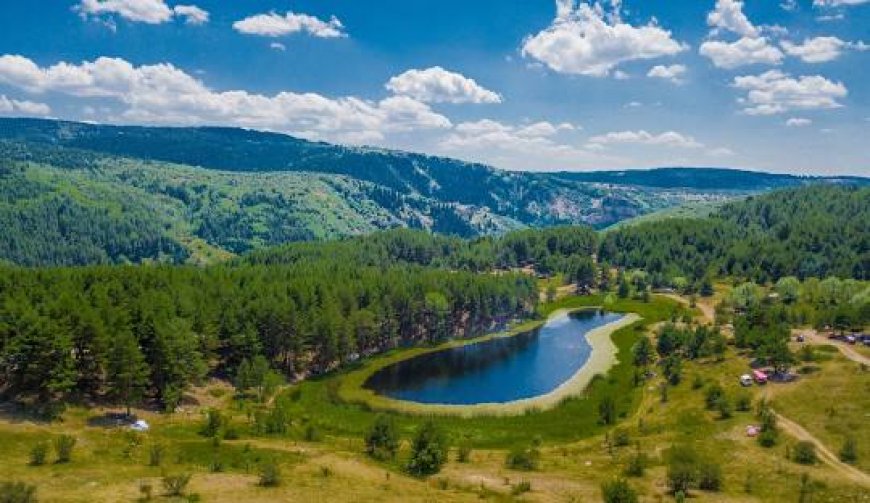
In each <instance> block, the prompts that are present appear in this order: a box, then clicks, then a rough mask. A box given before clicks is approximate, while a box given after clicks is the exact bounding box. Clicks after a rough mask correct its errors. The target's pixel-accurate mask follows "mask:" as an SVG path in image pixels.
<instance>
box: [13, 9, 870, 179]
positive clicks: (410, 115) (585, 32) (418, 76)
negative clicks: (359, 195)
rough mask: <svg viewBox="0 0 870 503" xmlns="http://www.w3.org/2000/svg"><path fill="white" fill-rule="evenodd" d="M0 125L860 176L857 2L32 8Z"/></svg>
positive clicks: (864, 84)
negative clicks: (96, 127) (27, 122)
mask: <svg viewBox="0 0 870 503" xmlns="http://www.w3.org/2000/svg"><path fill="white" fill-rule="evenodd" d="M0 13H2V16H0V24H2V29H0V115H6V116H23V115H29V116H45V117H57V118H63V119H72V120H84V121H93V122H104V123H125V124H169V125H199V124H209V125H234V126H242V127H251V128H256V129H264V130H272V131H281V132H286V133H289V134H293V135H297V136H302V137H305V138H310V139H319V140H327V141H333V142H340V143H349V144H357V145H374V146H380V147H388V148H400V149H409V150H414V151H421V152H427V153H432V154H438V155H448V156H452V157H458V158H463V159H469V160H475V161H482V162H487V163H490V164H493V165H495V166H498V167H502V168H507V169H526V170H538V171H540V170H561V169H569V170H590V169H615V168H634V167H638V168H640V167H653V166H674V165H689V166H731V167H743V168H750V169H763V170H770V171H778V172H787V173H844V174H859V175H870V147H868V146H867V140H866V138H870V64H868V63H870V50H868V49H870V0H745V1H743V2H740V1H737V0H644V1H640V0H624V1H622V2H619V1H616V2H614V1H606V2H601V3H589V2H582V1H579V0H578V1H575V2H572V1H570V0H559V1H552V0H540V1H533V0H529V1H522V2H505V1H490V0H475V1H468V0H463V1H457V0H438V1H429V0H415V1H413V2H410V1H407V0H403V1H398V0H379V1H377V2H360V1H357V0H298V1H279V0H245V1H235V2H226V1H212V0H180V1H178V2H175V1H174V0H69V1H61V0H33V1H31V2H4V3H3V5H2V6H0Z"/></svg>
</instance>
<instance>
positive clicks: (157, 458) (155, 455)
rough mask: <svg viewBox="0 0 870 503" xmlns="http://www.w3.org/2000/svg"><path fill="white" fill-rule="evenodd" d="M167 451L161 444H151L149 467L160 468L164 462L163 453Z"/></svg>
mask: <svg viewBox="0 0 870 503" xmlns="http://www.w3.org/2000/svg"><path fill="white" fill-rule="evenodd" d="M164 451H165V449H164V448H163V445H161V444H151V447H150V448H149V449H148V466H160V463H162V462H163V453H164Z"/></svg>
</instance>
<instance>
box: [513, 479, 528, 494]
mask: <svg viewBox="0 0 870 503" xmlns="http://www.w3.org/2000/svg"><path fill="white" fill-rule="evenodd" d="M531 490H532V483H531V482H529V481H528V480H523V481H520V482H519V483H518V484H516V485H514V486H513V487H511V496H519V495H520V494H525V493H527V492H530V491H531Z"/></svg>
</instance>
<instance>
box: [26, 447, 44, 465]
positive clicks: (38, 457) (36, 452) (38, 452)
mask: <svg viewBox="0 0 870 503" xmlns="http://www.w3.org/2000/svg"><path fill="white" fill-rule="evenodd" d="M47 457H48V443H46V442H38V443H37V444H36V445H34V446H33V448H32V449H30V464H31V465H32V466H41V465H44V464H45V459H46V458H47Z"/></svg>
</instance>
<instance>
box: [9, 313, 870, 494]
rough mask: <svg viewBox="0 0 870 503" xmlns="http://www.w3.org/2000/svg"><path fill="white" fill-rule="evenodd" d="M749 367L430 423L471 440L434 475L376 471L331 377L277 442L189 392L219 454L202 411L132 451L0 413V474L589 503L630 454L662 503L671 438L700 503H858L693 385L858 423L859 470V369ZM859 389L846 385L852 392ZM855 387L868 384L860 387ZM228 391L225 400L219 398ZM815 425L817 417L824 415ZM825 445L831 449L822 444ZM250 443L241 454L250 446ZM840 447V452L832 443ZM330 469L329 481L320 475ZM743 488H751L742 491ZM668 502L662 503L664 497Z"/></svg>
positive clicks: (297, 406)
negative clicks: (748, 382) (761, 378)
mask: <svg viewBox="0 0 870 503" xmlns="http://www.w3.org/2000/svg"><path fill="white" fill-rule="evenodd" d="M600 300H601V299H595V298H592V299H578V298H566V299H562V300H561V301H559V302H557V303H556V304H555V305H552V306H548V308H547V309H556V308H562V307H576V306H579V305H588V304H594V303H598V302H600ZM612 309H614V310H628V311H635V312H641V313H642V314H644V316H645V317H646V318H647V319H648V320H652V319H656V318H658V319H661V318H662V317H667V316H668V314H669V313H670V311H671V310H672V309H674V304H672V303H671V302H669V301H664V300H656V301H655V302H653V303H651V304H643V303H640V302H619V303H618V304H617V305H615V306H612ZM641 333H642V332H637V331H635V330H633V329H631V328H629V329H628V330H623V331H621V332H620V333H617V334H616V336H615V340H616V341H617V344H618V346H619V348H620V350H621V351H623V352H622V353H620V354H621V356H622V358H620V359H621V360H622V361H626V358H624V357H625V356H626V353H625V352H626V351H628V348H629V347H630V346H631V344H632V343H633V342H634V341H635V340H636V339H637V337H639V336H640V335H641ZM747 362H748V360H747V358H746V357H745V356H741V355H738V354H737V353H735V352H734V351H733V350H731V349H729V351H728V353H727V355H726V358H725V359H724V360H723V361H721V362H717V361H712V360H703V361H698V362H687V363H686V364H685V365H684V379H683V382H682V383H681V384H680V385H678V386H676V387H671V388H669V400H668V402H667V403H661V401H660V399H659V392H658V384H659V381H660V378H656V379H654V380H652V381H649V382H648V383H647V384H646V385H645V386H644V387H641V388H633V387H632V386H631V385H630V382H629V380H630V377H631V374H630V373H631V367H630V366H629V365H625V364H621V365H619V366H617V367H616V368H615V369H614V371H613V372H612V373H611V375H610V376H608V378H607V379H602V380H600V381H598V382H596V383H595V385H594V386H593V388H592V389H591V390H590V393H589V398H587V399H580V400H572V401H569V402H567V403H565V404H564V405H562V406H560V407H558V408H556V409H554V410H551V411H548V412H544V413H531V414H528V415H524V416H517V417H501V418H473V419H460V418H437V419H436V420H437V421H438V422H440V423H441V424H442V425H443V426H444V427H445V428H446V429H447V430H448V432H449V433H450V434H451V436H452V437H453V438H454V440H456V439H458V438H462V437H463V436H464V435H471V439H472V442H473V443H474V445H475V451H474V452H473V454H472V461H471V463H469V464H459V463H456V462H454V461H452V458H451V462H450V463H448V465H447V466H446V467H445V470H444V471H443V473H442V474H441V475H439V476H436V477H434V478H432V479H430V480H417V479H413V478H410V477H407V476H405V475H403V474H402V473H401V471H400V470H399V464H398V463H396V464H386V465H384V464H378V463H375V462H373V461H371V460H369V459H367V458H366V457H365V456H364V455H362V454H361V452H362V449H363V446H362V441H361V436H362V432H363V431H364V430H365V429H366V428H367V426H368V425H369V424H370V423H371V421H372V419H373V417H374V413H373V412H372V411H370V410H367V408H366V407H364V406H359V405H349V404H345V403H342V402H341V401H340V400H338V398H337V390H338V386H339V383H340V381H341V380H342V379H344V378H346V376H347V375H348V374H339V375H334V376H329V377H326V378H323V379H320V380H317V381H309V382H305V383H302V384H300V385H298V386H294V387H292V388H291V389H290V390H289V391H288V392H289V393H290V394H291V396H293V397H295V400H296V401H295V403H294V415H293V417H294V426H293V428H292V431H291V432H290V433H289V434H288V436H285V437H249V436H247V435H246V434H245V431H246V429H245V427H244V423H245V421H246V420H245V414H244V412H243V411H241V410H239V409H238V408H237V407H235V406H230V401H229V394H228V393H227V392H226V391H227V389H226V387H225V386H219V387H217V388H214V387H211V388H210V389H211V391H212V392H211V393H204V392H202V391H200V392H197V393H196V398H197V399H198V400H199V402H200V404H201V406H202V407H206V406H212V405H216V404H223V405H222V406H223V407H224V409H225V410H226V411H227V412H228V413H231V414H233V415H234V416H235V419H234V421H235V423H236V424H237V426H238V427H239V430H240V431H241V432H242V439H240V440H234V441H223V442H222V443H221V445H220V446H219V447H214V446H212V445H211V444H210V441H208V440H206V439H204V438H202V437H200V436H199V435H197V429H198V426H199V424H200V421H201V416H200V415H199V414H198V413H196V412H195V409H196V408H188V409H187V410H186V411H185V412H183V413H180V414H175V415H171V416H166V415H157V414H153V413H148V412H141V414H140V415H142V416H143V417H146V418H147V419H148V420H149V421H150V422H151V423H152V425H153V428H152V431H151V432H150V433H149V434H147V435H146V436H144V437H143V438H144V442H143V443H141V444H140V445H138V446H136V445H134V443H131V439H132V438H133V437H131V436H130V435H129V434H126V433H124V432H120V431H114V430H107V429H104V428H101V427H93V426H87V424H88V420H89V419H91V418H92V417H94V416H95V415H97V413H98V411H93V410H85V409H80V408H76V409H73V410H71V411H70V412H69V413H68V414H67V416H66V418H65V421H64V422H62V423H55V424H51V425H45V424H35V423H31V422H29V421H27V420H24V419H22V418H15V417H12V416H8V415H4V416H2V419H0V449H2V452H3V453H4V455H3V456H0V470H2V473H3V474H4V476H3V477H2V478H4V479H15V480H26V481H30V482H32V483H38V484H39V486H40V489H39V490H40V495H41V496H42V498H43V500H46V501H57V500H62V501H82V502H84V501H118V500H119V499H121V500H132V499H134V498H135V497H136V496H137V492H138V489H137V488H138V484H139V481H140V480H149V481H151V482H152V483H153V484H155V488H156V491H157V492H159V491H160V487H159V477H160V475H161V473H163V472H164V471H166V472H170V473H172V472H178V471H189V472H192V473H194V474H195V476H194V479H193V482H192V483H191V489H192V490H193V491H195V492H198V493H200V494H201V495H202V496H203V500H204V501H218V502H224V501H226V502H236V501H274V500H276V499H286V500H299V501H320V500H323V499H324V498H326V497H328V498H330V500H334V501H346V500H352V501H479V500H480V499H486V500H491V501H498V500H507V499H509V496H508V493H509V492H510V490H511V487H512V485H514V484H516V483H517V482H519V481H521V480H527V481H530V482H531V484H532V492H531V493H529V494H528V495H526V499H528V500H531V501H597V500H598V498H600V493H599V489H598V487H599V485H600V483H601V482H602V481H604V480H607V479H609V478H610V477H612V476H615V475H617V474H619V473H620V472H621V470H622V467H623V466H624V464H625V462H626V461H627V459H628V457H629V456H630V455H631V454H632V453H633V452H634V450H635V448H636V447H635V445H638V446H639V447H640V449H641V450H643V451H644V452H645V453H647V454H648V456H649V457H650V467H649V468H648V470H647V474H646V476H644V477H643V478H640V479H631V480H630V482H631V484H632V485H633V486H634V487H636V488H637V489H638V490H639V491H640V492H641V495H642V500H643V501H661V500H662V498H663V496H664V486H663V482H664V479H665V467H664V460H663V456H664V452H665V449H666V448H667V447H668V446H670V445H672V444H674V443H689V444H691V445H693V446H694V447H695V448H696V449H697V450H698V451H699V452H700V453H701V454H702V455H703V456H705V457H707V458H710V459H714V460H716V461H718V462H720V463H721V464H722V468H723V474H724V485H723V491H722V492H720V493H701V492H698V491H693V494H695V495H696V496H701V499H700V500H702V501H728V502H731V501H734V502H737V501H741V502H742V501H797V499H798V491H799V490H798V487H799V478H800V475H801V474H802V473H808V474H809V475H810V476H811V477H812V479H813V480H814V481H815V483H814V501H863V500H862V499H861V497H862V495H863V494H864V491H863V490H862V489H860V488H857V487H855V486H852V485H849V484H847V483H845V482H843V481H842V479H840V478H839V475H838V474H837V473H836V472H834V471H832V470H831V469H829V468H828V467H826V466H823V465H817V466H814V467H803V466H801V465H797V464H794V463H793V462H790V461H787V460H786V459H784V455H785V449H786V445H791V444H792V441H791V440H790V439H788V438H787V437H784V436H783V438H782V439H781V441H780V444H779V445H778V446H777V447H775V448H773V449H764V448H761V447H760V446H758V445H757V443H756V442H755V441H754V440H753V439H750V438H747V437H746V436H745V435H744V433H743V431H744V428H745V426H746V425H747V424H753V423H755V422H756V419H755V417H754V414H752V413H751V412H735V413H734V417H732V418H730V419H726V420H719V419H717V417H716V413H714V412H710V411H706V410H705V409H704V405H703V401H704V389H703V388H702V389H692V385H691V383H692V381H693V380H694V378H695V376H699V377H700V378H701V379H703V380H704V382H705V383H706V384H709V383H711V382H714V381H716V382H719V383H720V384H721V385H722V386H723V387H724V388H725V389H726V392H727V394H728V396H729V397H730V398H732V399H733V398H734V397H735V396H737V394H738V393H751V394H752V395H753V396H755V397H756V398H757V397H758V396H759V395H760V394H761V393H762V392H763V391H767V392H771V391H775V402H774V403H775V406H776V407H777V408H778V410H780V411H781V412H783V413H786V414H787V415H789V417H792V418H793V419H796V420H799V421H801V422H802V424H805V426H806V427H807V428H808V429H812V430H813V433H814V434H815V435H817V436H819V437H820V438H822V439H823V440H825V442H826V443H827V442H835V441H838V438H839V437H838V435H839V433H833V434H831V435H832V436H830V437H826V436H825V432H824V431H823V430H824V429H825V427H824V426H822V428H821V429H819V427H818V426H814V425H826V424H830V423H833V424H834V426H833V428H834V430H837V431H838V429H839V428H842V427H848V428H854V432H855V434H856V435H857V438H858V442H859V448H860V449H861V451H860V452H861V455H862V457H863V460H862V463H861V465H860V466H862V467H865V469H866V460H867V450H866V447H867V445H868V443H870V438H868V436H870V435H868V429H867V427H866V426H865V424H866V421H862V417H863V416H862V415H863V414H864V413H865V412H866V410H867V409H866V404H865V401H866V400H864V398H861V397H860V395H861V394H865V395H866V390H867V388H866V385H867V381H866V379H867V375H866V372H864V373H863V374H856V372H857V371H856V369H855V367H854V365H852V364H849V363H848V362H846V361H845V360H843V359H842V358H841V357H840V356H839V355H835V356H834V357H833V358H832V359H830V360H828V361H824V362H821V363H819V366H820V367H821V369H820V371H819V372H816V373H814V374H812V375H810V376H807V377H805V378H804V379H802V380H801V381H800V382H798V383H794V384H790V385H773V384H772V385H769V386H768V387H767V388H766V389H762V388H758V387H753V388H750V389H748V390H744V389H742V388H740V387H739V386H738V384H737V381H736V378H735V376H737V375H739V374H740V373H743V372H744V371H745V369H746V366H747ZM856 379H857V380H858V381H857V382H858V383H859V384H858V385H857V386H854V385H853V386H847V385H846V384H847V383H854V382H855V381H856ZM861 383H863V384H861ZM833 384H836V386H835V389H836V391H835V396H831V397H829V398H825V393H826V390H828V389H830V388H831V387H832V385H833ZM216 389H217V390H223V392H219V391H216ZM605 391H609V392H612V393H616V394H620V395H621V396H622V399H621V402H620V406H621V411H622V412H623V413H624V417H623V419H622V420H621V421H620V424H619V425H618V427H620V428H624V429H626V430H627V431H628V432H629V434H630V435H631V438H632V445H631V446H629V447H623V448H617V449H615V450H614V451H613V453H609V452H608V450H607V449H606V447H605V442H604V434H605V433H607V432H608V430H607V429H605V428H604V427H602V426H600V425H598V424H597V421H596V419H597V408H596V405H597V397H598V396H600V394H601V393H603V392H605ZM825 400H836V401H837V402H839V403H843V402H845V403H849V402H854V407H852V406H850V407H844V406H842V405H841V406H838V407H837V412H838V413H837V415H836V416H835V417H834V418H830V417H827V416H825V411H824V410H823V409H822V408H821V407H819V406H818V404H819V402H820V401H821V402H822V403H826V402H825ZM823 416H824V417H823ZM396 420H397V422H398V424H399V426H400V429H401V430H402V437H403V439H405V441H404V442H403V447H402V452H401V454H400V459H404V458H405V457H406V456H407V452H408V448H409V447H408V444H407V439H408V438H409V437H410V435H411V432H412V430H413V428H414V427H415V426H416V425H417V424H419V422H420V421H421V418H420V417H414V416H405V415H396ZM307 424H315V425H317V427H318V429H319V430H320V431H321V432H322V433H324V434H325V437H324V439H323V440H322V441H320V442H315V443H311V442H304V441H302V438H303V432H304V430H305V427H306V425H307ZM60 432H70V433H73V434H75V435H76V436H77V437H78V438H79V445H78V446H77V447H76V454H75V456H74V461H73V462H72V463H71V464H69V465H48V466H43V467H29V466H26V462H27V452H28V450H29V449H30V447H31V446H32V445H34V444H35V443H36V442H38V441H39V440H42V439H45V438H47V437H48V435H49V434H57V433H60ZM537 435H540V436H541V437H542V438H543V439H544V441H545V442H544V448H543V452H542V463H541V468H540V470H538V471H536V472H531V473H528V472H516V471H511V470H507V469H506V468H505V467H504V455H505V451H504V449H505V448H508V447H510V446H512V445H516V444H521V445H522V444H525V443H527V442H529V441H531V439H532V438H533V437H535V436H537ZM829 439H830V440H829ZM153 442H159V443H162V444H164V445H168V446H169V452H168V454H167V455H166V456H165V457H164V458H165V461H164V466H163V467H162V468H158V467H148V466H145V465H146V464H147V459H148V448H149V445H150V444H151V443H153ZM246 444H249V445H250V446H251V447H250V448H249V449H248V452H247V453H246V452H245V451H246V448H245V445H246ZM834 447H835V448H838V445H836V444H835V445H834ZM272 457H274V458H277V459H278V461H279V462H280V463H281V465H282V467H283V471H284V474H285V481H286V483H285V484H284V485H283V486H282V487H280V488H278V489H264V488H259V487H257V486H256V481H257V476H256V465H257V460H258V459H266V458H272ZM215 459H222V460H224V467H223V469H224V472H222V473H209V466H210V465H212V464H213V461H214V460H215ZM324 468H326V472H328V474H326V475H324V473H325V471H324ZM747 486H749V488H750V492H749V493H747V492H746V488H747ZM667 500H668V498H667V496H664V501H667Z"/></svg>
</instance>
